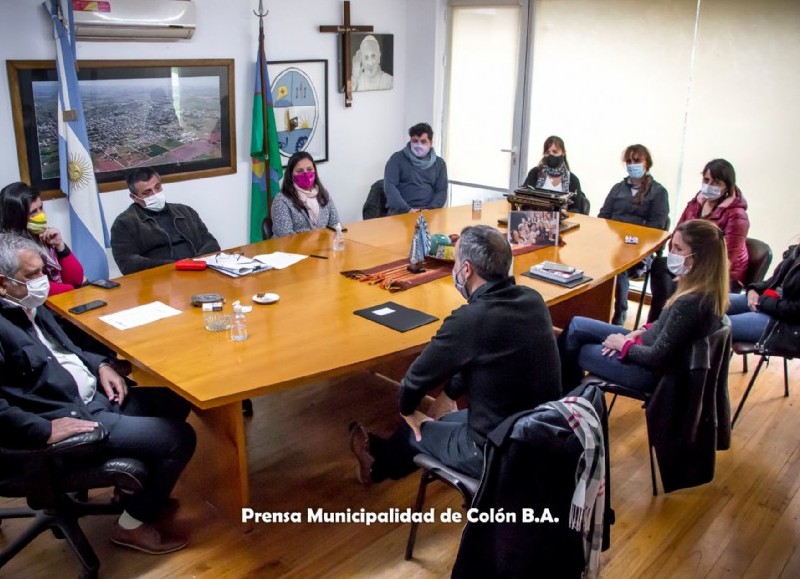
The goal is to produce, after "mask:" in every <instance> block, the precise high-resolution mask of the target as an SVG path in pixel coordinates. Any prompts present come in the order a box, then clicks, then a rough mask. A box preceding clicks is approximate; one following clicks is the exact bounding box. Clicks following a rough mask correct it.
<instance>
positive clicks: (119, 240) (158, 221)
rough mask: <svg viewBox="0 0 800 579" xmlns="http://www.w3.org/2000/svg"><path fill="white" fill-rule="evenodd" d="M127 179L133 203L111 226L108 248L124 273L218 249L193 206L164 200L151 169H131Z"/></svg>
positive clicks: (157, 180)
mask: <svg viewBox="0 0 800 579" xmlns="http://www.w3.org/2000/svg"><path fill="white" fill-rule="evenodd" d="M126 180H127V183H128V189H129V190H130V196H131V199H132V200H133V203H132V204H131V206H130V207H128V208H127V209H126V210H125V211H123V212H122V213H120V214H119V216H118V217H117V219H116V220H115V221H114V225H112V226H111V252H112V253H113V254H114V260H115V261H116V262H117V265H118V266H119V269H120V271H121V272H122V273H123V274H126V275H127V274H129V273H135V272H137V271H142V270H144V269H150V268H151V267H156V266H157V265H164V264H165V263H173V262H175V261H178V260H180V259H187V258H191V257H197V256H198V255H204V254H206V253H213V252H215V251H219V243H217V240H216V239H214V236H213V235H211V233H209V231H208V229H207V228H206V226H205V224H204V223H203V220H202V219H200V216H199V215H198V214H197V212H196V211H195V210H194V209H192V208H191V207H189V206H187V205H181V204H180V203H167V202H166V198H165V196H164V192H163V191H162V190H161V177H159V175H158V173H156V172H155V171H154V170H153V169H151V168H150V167H142V168H140V169H134V170H132V171H131V172H130V173H128V175H127V178H126Z"/></svg>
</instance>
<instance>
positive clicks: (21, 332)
mask: <svg viewBox="0 0 800 579" xmlns="http://www.w3.org/2000/svg"><path fill="white" fill-rule="evenodd" d="M40 252H41V247H40V246H39V245H38V244H37V243H35V242H34V241H32V240H30V239H28V238H25V237H21V236H19V235H15V234H8V233H0V439H2V440H3V443H4V446H11V447H15V448H30V449H35V448H44V447H46V446H47V445H49V444H53V443H56V442H60V441H62V440H65V439H67V438H70V437H72V436H74V435H76V434H81V433H85V432H91V431H93V430H94V429H95V428H97V427H98V425H100V424H102V425H103V427H104V428H105V430H107V431H108V437H107V438H106V439H105V441H104V442H103V445H104V446H103V448H104V453H106V455H107V456H108V457H109V458H110V457H127V458H135V459H138V460H141V461H142V462H143V463H145V465H146V466H147V469H148V478H147V480H146V481H145V482H144V483H143V486H142V489H141V490H140V491H138V492H136V493H134V494H133V495H131V496H124V497H122V498H121V502H122V505H123V508H124V509H125V510H124V512H123V514H122V516H121V517H120V518H119V520H118V521H117V522H116V523H115V524H114V526H113V527H112V528H111V531H110V534H109V537H110V539H111V541H112V542H114V543H116V544H118V545H122V546H125V547H129V548H131V549H136V550H139V551H143V552H145V553H149V554H153V555H158V554H164V553H170V552H172V551H177V550H178V549H182V548H183V547H185V546H186V544H187V538H186V537H184V536H182V535H178V534H173V533H171V532H170V531H168V530H166V529H165V528H160V527H159V522H160V521H159V519H160V518H161V517H163V516H165V515H167V514H169V512H170V511H174V509H175V508H176V507H177V502H176V501H175V500H174V499H173V500H170V498H169V496H170V493H171V492H172V489H173V487H174V485H175V483H176V482H177V480H178V477H179V476H180V474H181V472H182V471H183V469H184V467H185V466H186V464H187V463H188V462H189V459H190V458H191V456H192V454H193V452H194V448H195V433H194V430H193V429H192V427H191V426H189V424H187V423H186V417H187V415H188V414H189V410H190V406H189V404H188V402H186V401H185V400H183V399H181V398H180V397H179V396H177V395H176V394H174V393H173V392H170V391H169V390H167V389H164V388H131V389H130V390H129V389H128V384H127V383H126V382H125V380H124V379H123V378H122V377H121V376H120V375H119V374H117V372H116V371H115V370H114V369H113V368H112V367H111V365H110V363H109V360H107V359H105V358H104V357H103V356H99V355H97V354H95V353H92V352H88V351H86V350H83V349H81V348H80V347H78V346H76V345H75V344H74V343H73V342H72V341H71V340H70V339H69V338H68V337H67V335H66V334H65V333H64V331H63V330H62V329H61V327H60V326H59V325H58V324H57V323H56V321H55V319H54V318H53V315H52V314H51V313H50V312H49V311H48V310H47V308H45V307H42V306H43V304H44V302H45V300H46V299H47V295H48V289H49V283H48V280H47V276H46V275H45V274H44V272H43V270H42V268H43V262H42V258H41V256H40ZM16 468H21V467H20V466H19V465H18V464H12V465H9V464H8V463H6V462H4V463H3V465H2V469H9V470H11V471H13V470H14V469H16ZM2 469H0V471H1V470H2Z"/></svg>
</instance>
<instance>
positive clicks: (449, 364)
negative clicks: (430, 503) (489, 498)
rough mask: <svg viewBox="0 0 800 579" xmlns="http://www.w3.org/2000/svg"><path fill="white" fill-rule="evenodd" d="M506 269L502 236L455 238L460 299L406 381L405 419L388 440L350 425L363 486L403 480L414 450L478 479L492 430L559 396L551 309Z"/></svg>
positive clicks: (477, 229)
mask: <svg viewBox="0 0 800 579" xmlns="http://www.w3.org/2000/svg"><path fill="white" fill-rule="evenodd" d="M510 267H511V247H510V246H509V244H508V241H507V239H506V236H505V235H503V234H501V233H500V232H499V231H497V230H496V229H494V228H492V227H489V226H487V225H478V226H474V227H467V228H465V229H464V230H463V231H462V232H461V237H460V239H459V240H458V242H457V243H456V257H455V263H454V265H453V283H454V285H455V287H456V289H457V290H458V292H459V293H460V294H461V295H462V296H463V297H464V298H465V299H466V300H467V303H466V304H465V305H463V306H461V307H459V308H458V309H456V310H455V311H453V313H452V314H451V315H450V316H448V317H447V319H445V320H444V322H443V323H442V326H441V328H439V331H438V332H437V333H436V335H435V336H434V337H433V339H432V340H431V342H430V343H429V344H428V345H427V346H426V347H425V349H424V350H423V351H422V354H420V356H419V357H418V358H417V359H416V360H415V361H414V363H413V364H412V365H411V367H410V368H409V369H408V372H407V373H406V375H405V377H404V378H403V380H402V383H401V384H400V414H401V416H402V418H403V421H402V422H401V423H400V426H399V427H398V429H397V430H396V431H395V433H394V434H393V435H392V436H391V437H390V438H389V439H383V438H379V437H377V436H375V435H373V434H369V433H368V432H367V431H366V429H365V428H364V427H363V426H361V425H360V424H358V423H353V424H352V425H351V435H350V436H351V438H350V447H351V449H352V451H353V453H354V454H355V456H356V459H357V461H358V476H359V480H360V482H361V483H362V484H364V485H368V484H370V483H372V482H379V481H381V480H384V479H386V478H395V479H396V478H400V477H402V476H405V475H406V474H408V473H409V472H411V471H412V470H413V469H414V464H413V457H414V455H415V454H417V453H419V452H425V453H427V454H430V455H432V456H434V457H436V458H437V459H439V460H440V461H442V462H443V463H444V464H446V465H448V466H450V467H453V468H455V469H457V470H459V471H461V472H464V473H467V474H470V475H472V476H475V477H478V476H480V473H481V468H482V466H483V449H484V445H485V443H486V440H487V436H488V435H489V433H490V432H492V430H493V429H494V428H495V427H496V426H498V425H499V424H500V423H501V422H502V421H503V420H505V419H506V418H508V417H509V416H511V415H513V414H516V413H517V412H521V411H523V410H530V409H532V408H535V407H536V406H538V405H539V404H541V403H543V402H547V401H550V400H555V399H556V398H558V397H559V396H560V387H561V376H560V368H559V365H560V363H559V358H558V351H557V347H556V341H555V337H554V335H553V327H552V321H551V319H550V312H549V311H548V310H547V306H546V305H545V303H544V300H542V297H541V295H539V293H538V292H536V291H535V290H533V289H531V288H528V287H524V286H518V285H516V284H515V283H514V278H513V276H510V275H509V268H510ZM442 384H445V387H444V391H443V392H442V394H441V395H440V397H439V398H438V399H437V401H436V402H435V403H434V404H433V405H432V406H431V407H429V408H428V409H427V411H428V413H427V414H426V413H423V412H422V410H421V408H422V407H421V403H422V402H423V400H424V399H425V398H426V395H427V394H428V393H429V392H431V391H433V390H435V389H437V388H438V387H439V386H441V385H442ZM463 395H467V396H468V397H469V408H468V409H466V410H460V411H455V403H454V402H453V401H454V400H457V399H458V398H460V397H461V396H463ZM445 412H446V413H445Z"/></svg>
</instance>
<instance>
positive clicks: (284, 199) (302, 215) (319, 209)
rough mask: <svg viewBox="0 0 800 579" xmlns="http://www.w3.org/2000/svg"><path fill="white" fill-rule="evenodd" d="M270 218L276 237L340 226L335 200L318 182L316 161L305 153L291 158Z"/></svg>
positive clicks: (273, 203)
mask: <svg viewBox="0 0 800 579" xmlns="http://www.w3.org/2000/svg"><path fill="white" fill-rule="evenodd" d="M270 215H271V217H272V234H273V236H274V237H283V236H284V235H291V234H292V233H300V232H301V231H311V230H312V229H320V228H322V227H335V226H336V224H338V223H339V213H338V212H337V211H336V206H335V205H334V204H333V199H331V196H330V195H329V194H328V191H327V190H326V189H325V187H323V185H322V183H321V182H320V180H319V176H318V175H317V166H316V164H315V163H314V159H313V158H312V157H311V155H309V154H308V153H306V152H305V151H301V152H299V153H295V154H294V155H292V156H291V157H290V158H289V163H288V164H287V165H286V172H285V173H284V174H283V182H282V183H281V192H280V193H278V194H277V195H276V196H275V199H273V200H272V211H271V213H270Z"/></svg>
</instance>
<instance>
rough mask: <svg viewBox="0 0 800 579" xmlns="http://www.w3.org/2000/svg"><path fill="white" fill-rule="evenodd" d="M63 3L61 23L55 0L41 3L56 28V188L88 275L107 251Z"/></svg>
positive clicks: (103, 274)
mask: <svg viewBox="0 0 800 579" xmlns="http://www.w3.org/2000/svg"><path fill="white" fill-rule="evenodd" d="M63 4H64V7H65V8H66V14H65V15H64V16H65V20H66V25H67V27H66V28H65V26H64V25H62V23H61V20H60V19H59V17H58V0H49V8H48V2H45V3H44V4H43V5H42V6H43V7H44V8H45V10H47V13H48V14H49V15H50V17H51V18H52V19H53V27H54V29H55V39H56V70H57V71H58V84H59V87H58V159H59V172H60V175H61V190H62V191H63V192H64V194H65V195H66V196H67V199H68V201H69V222H70V239H71V241H72V251H73V252H74V253H75V256H76V257H77V258H78V260H79V261H80V262H81V265H83V270H84V272H85V273H86V276H87V277H88V278H89V279H90V280H95V279H107V278H108V256H107V254H106V250H105V248H106V247H109V242H108V228H107V227H106V220H105V216H104V215H103V207H102V205H101V204H100V194H99V192H98V190H97V181H96V180H95V177H94V166H93V165H92V157H91V155H90V154H89V139H88V138H87V136H86V122H85V119H84V116H83V106H82V104H81V98H80V92H78V74H77V72H76V68H75V28H74V25H73V21H72V2H71V1H69V0H68V1H66V2H64V3H63Z"/></svg>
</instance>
